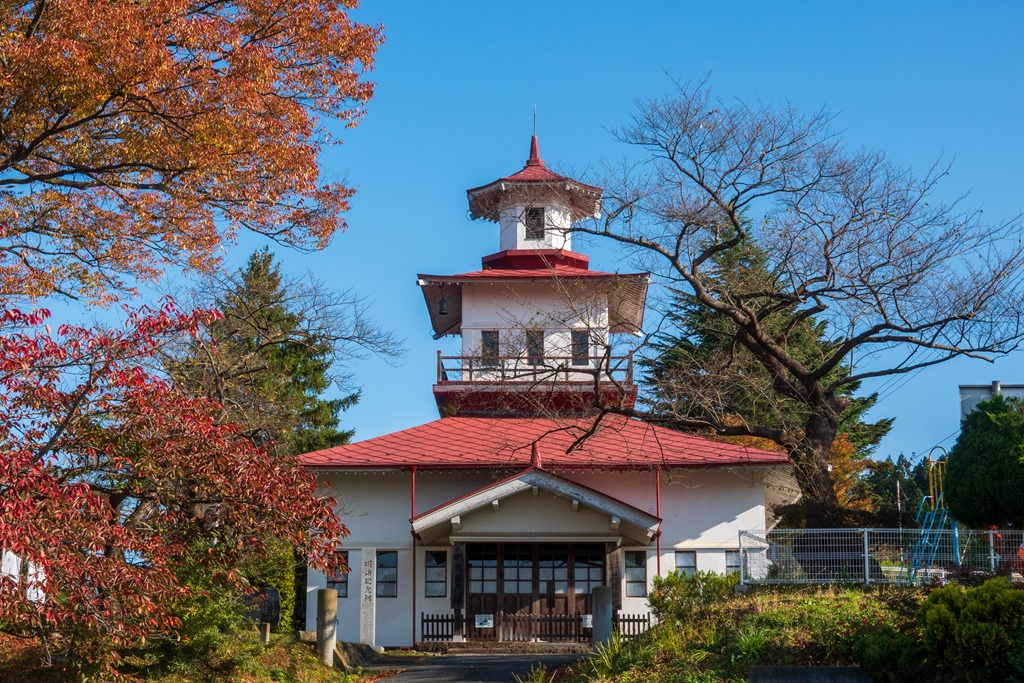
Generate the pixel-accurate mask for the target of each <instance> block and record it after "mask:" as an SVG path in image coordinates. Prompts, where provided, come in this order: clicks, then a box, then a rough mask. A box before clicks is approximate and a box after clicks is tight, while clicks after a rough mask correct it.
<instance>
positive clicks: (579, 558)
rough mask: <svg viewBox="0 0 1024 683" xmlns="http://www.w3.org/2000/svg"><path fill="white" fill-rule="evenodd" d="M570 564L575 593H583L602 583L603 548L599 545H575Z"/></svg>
mask: <svg viewBox="0 0 1024 683" xmlns="http://www.w3.org/2000/svg"><path fill="white" fill-rule="evenodd" d="M572 564H573V584H574V586H575V588H576V595H585V594H587V593H590V592H591V591H592V590H594V589H595V588H597V587H598V586H601V585H603V584H604V548H602V547H601V546H593V545H577V546H576V548H575V552H574V557H573V563H572Z"/></svg>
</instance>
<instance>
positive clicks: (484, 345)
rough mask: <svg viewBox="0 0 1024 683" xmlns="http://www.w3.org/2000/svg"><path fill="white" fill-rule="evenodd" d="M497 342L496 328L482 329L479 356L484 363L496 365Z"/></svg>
mask: <svg viewBox="0 0 1024 683" xmlns="http://www.w3.org/2000/svg"><path fill="white" fill-rule="evenodd" d="M498 342H499V338H498V331H497V330H484V331H483V332H481V333H480V356H481V357H482V358H483V361H484V364H485V365H497V363H498Z"/></svg>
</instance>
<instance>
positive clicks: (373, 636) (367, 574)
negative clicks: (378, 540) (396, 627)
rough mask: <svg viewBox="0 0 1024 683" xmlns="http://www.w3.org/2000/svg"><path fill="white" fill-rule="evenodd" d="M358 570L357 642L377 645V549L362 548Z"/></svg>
mask: <svg viewBox="0 0 1024 683" xmlns="http://www.w3.org/2000/svg"><path fill="white" fill-rule="evenodd" d="M362 552H363V563H362V567H361V569H360V572H359V642H360V643H366V644H367V645H369V646H370V647H372V648H376V646H377V624H376V616H377V549H376V548H363V551H362Z"/></svg>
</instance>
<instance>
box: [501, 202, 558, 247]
mask: <svg viewBox="0 0 1024 683" xmlns="http://www.w3.org/2000/svg"><path fill="white" fill-rule="evenodd" d="M528 207H543V208H544V218H545V226H544V239H542V240H528V239H526V218H525V216H526V209H527V208H528ZM570 217H571V214H570V213H569V209H568V207H567V206H566V205H565V204H564V203H563V202H559V201H558V200H557V199H556V198H555V197H554V196H550V197H547V198H538V199H537V200H535V201H534V202H533V203H531V204H527V203H525V202H524V203H518V204H512V205H511V206H507V207H505V208H503V209H502V210H501V214H500V216H499V220H498V224H499V226H500V227H499V238H498V242H499V247H500V249H501V250H502V251H507V250H512V249H566V250H570V251H571V250H572V236H571V235H572V234H571V233H570V232H569V221H570Z"/></svg>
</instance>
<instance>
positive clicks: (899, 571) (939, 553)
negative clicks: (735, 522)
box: [739, 529, 1024, 584]
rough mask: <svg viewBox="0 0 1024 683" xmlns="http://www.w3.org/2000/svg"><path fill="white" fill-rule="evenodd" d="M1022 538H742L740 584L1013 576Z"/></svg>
mask: <svg viewBox="0 0 1024 683" xmlns="http://www.w3.org/2000/svg"><path fill="white" fill-rule="evenodd" d="M1022 540H1024V531H1022V530H1019V529H1013V530H1007V529H1001V530H995V529H994V530H985V531H978V530H970V529H952V530H951V529H933V530H922V529H772V530H769V531H765V530H747V531H741V532H740V535H739V547H740V557H741V562H740V581H741V582H742V583H745V584H771V583H866V584H871V583H890V584H915V583H926V582H928V581H932V580H938V581H941V580H944V579H945V578H946V577H947V576H948V575H949V573H950V572H954V571H957V570H964V569H966V570H973V571H984V572H995V571H997V570H1000V569H1001V568H1002V569H1007V570H1009V571H1017V572H1020V571H1021V569H1022V566H1024V551H1022V550H1021V541H1022Z"/></svg>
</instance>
